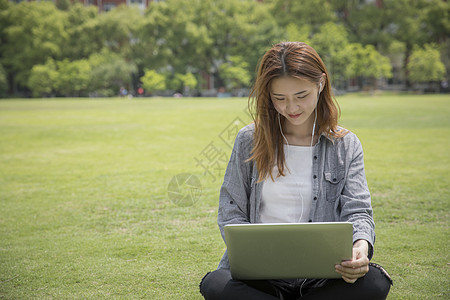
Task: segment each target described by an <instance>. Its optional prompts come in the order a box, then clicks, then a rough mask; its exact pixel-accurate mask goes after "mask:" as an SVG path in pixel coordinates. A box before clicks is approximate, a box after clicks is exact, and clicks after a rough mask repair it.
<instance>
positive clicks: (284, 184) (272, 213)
mask: <svg viewBox="0 0 450 300" xmlns="http://www.w3.org/2000/svg"><path fill="white" fill-rule="evenodd" d="M312 151H313V147H303V146H291V145H284V153H285V157H286V166H287V169H286V168H285V172H284V174H285V176H280V177H277V178H275V177H276V176H277V174H278V167H277V166H275V167H274V168H273V173H272V174H273V177H274V180H275V181H272V179H271V178H270V177H269V178H267V179H266V180H265V181H264V183H263V187H262V195H261V208H260V213H261V215H260V219H261V222H262V223H299V222H308V219H309V211H310V210H311V203H312Z"/></svg>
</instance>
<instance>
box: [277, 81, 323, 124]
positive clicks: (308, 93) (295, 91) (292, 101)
mask: <svg viewBox="0 0 450 300" xmlns="http://www.w3.org/2000/svg"><path fill="white" fill-rule="evenodd" d="M318 92H319V87H318V86H317V85H316V84H315V83H312V82H311V81H308V80H305V79H298V78H295V77H291V76H284V77H278V78H276V79H274V80H272V84H271V87H270V97H271V99H272V103H273V106H274V107H275V109H276V110H277V111H278V113H280V114H281V115H283V116H284V117H285V118H286V120H287V122H288V123H287V124H285V125H286V126H289V127H290V126H295V127H304V126H308V128H309V126H312V123H313V122H314V114H313V112H314V109H315V108H316V105H317V98H318V97H317V96H318Z"/></svg>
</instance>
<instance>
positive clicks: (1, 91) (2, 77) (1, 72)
mask: <svg viewBox="0 0 450 300" xmlns="http://www.w3.org/2000/svg"><path fill="white" fill-rule="evenodd" d="M7 89H8V80H7V79H6V72H5V69H4V68H3V66H2V65H0V96H3V95H5V94H6V91H7Z"/></svg>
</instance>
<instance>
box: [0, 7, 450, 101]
mask: <svg viewBox="0 0 450 300" xmlns="http://www.w3.org/2000/svg"><path fill="white" fill-rule="evenodd" d="M449 15H450V3H449V2H448V1H442V0H384V1H380V2H378V1H365V3H364V1H363V2H361V1H357V0H350V1H341V0H304V1H294V0H265V1H263V2H259V1H255V0H227V1H218V0H190V1H185V0H166V1H152V2H151V3H150V4H149V7H148V9H146V11H144V12H142V11H140V10H139V9H138V8H137V7H136V6H133V5H130V6H119V7H116V8H114V9H112V10H111V11H109V12H107V13H101V14H99V13H98V11H97V8H96V7H95V6H92V5H91V6H84V5H83V4H81V3H78V2H76V1H75V2H73V3H72V1H66V0H63V1H57V4H56V5H55V3H53V2H45V1H44V2H36V1H32V2H21V3H19V4H16V3H13V2H9V1H7V0H0V64H1V65H2V66H3V68H4V71H5V73H6V74H5V77H6V79H7V81H8V82H7V86H8V90H10V91H12V92H13V93H14V92H17V91H19V92H25V93H26V92H27V88H31V86H33V90H34V91H37V92H36V93H37V94H35V95H39V94H42V92H41V91H40V89H41V90H43V91H44V92H43V93H44V94H46V93H47V92H45V91H48V90H51V91H52V92H55V93H56V94H57V95H66V96H67V95H87V94H101V95H114V94H116V93H117V89H119V88H120V87H121V86H124V87H127V89H129V90H133V89H136V88H137V87H139V86H140V85H141V82H139V79H140V78H141V77H142V76H143V75H144V73H145V70H158V71H159V72H160V74H163V75H164V77H165V79H166V88H169V89H173V90H180V91H181V90H186V89H189V90H193V89H203V88H208V87H207V86H204V82H203V81H202V78H205V77H206V76H212V77H213V78H214V80H213V82H214V84H215V88H218V87H227V88H231V89H238V88H248V87H249V84H250V83H251V82H252V81H253V79H254V76H255V70H256V67H257V64H258V60H259V58H260V57H261V56H262V54H263V53H264V52H265V51H266V50H267V49H268V48H269V47H270V46H271V45H272V44H274V43H276V42H279V41H280V40H291V41H293V40H297V41H304V42H308V43H310V44H311V45H312V46H313V47H315V48H316V50H317V51H318V52H319V54H320V55H321V56H322V58H323V60H324V61H325V63H326V65H327V67H328V69H329V71H330V73H331V77H332V80H333V82H334V83H337V85H338V86H339V87H340V88H343V89H345V88H346V85H347V83H348V79H349V78H350V77H352V76H358V77H359V78H360V79H374V78H380V77H385V78H389V77H390V76H392V75H393V76H395V77H396V78H395V80H396V81H397V82H404V80H405V79H407V78H410V79H412V80H413V78H415V75H412V76H409V74H408V73H409V68H406V66H407V63H408V61H409V60H410V56H411V54H412V52H413V50H414V49H415V47H424V46H423V45H425V44H431V43H433V44H436V45H437V48H438V49H439V50H440V52H441V59H442V62H443V63H444V67H445V69H446V70H448V69H449V68H450V59H448V56H449V55H448V53H450V39H449V36H450V21H449V20H450V18H449ZM372 46H373V47H372ZM100 53H107V54H106V55H107V57H108V58H112V60H110V61H108V60H107V59H105V60H102V63H101V66H100V65H99V64H97V62H95V60H99V59H98V58H92V59H91V57H92V56H93V55H94V57H95V55H98V54H100ZM350 53H353V54H354V55H355V56H354V57H353V56H351V55H350ZM112 54H114V55H117V56H114V57H110V55H112ZM386 57H388V58H389V60H390V61H389V62H388V61H387V59H386ZM433 57H435V56H433ZM48 59H53V60H54V61H55V63H56V65H57V66H58V64H59V65H60V67H61V68H62V70H63V73H72V74H73V75H74V76H78V75H76V74H75V73H76V72H78V71H80V72H82V73H83V72H84V73H89V72H88V71H87V67H86V66H87V63H86V60H87V61H88V64H89V65H90V67H91V73H95V76H93V75H92V74H91V82H90V83H89V85H88V86H87V87H86V85H85V84H84V83H82V82H85V78H86V76H85V75H80V76H81V78H78V79H77V80H75V81H76V82H77V84H80V86H73V87H70V88H69V86H70V84H69V83H68V82H69V81H68V79H64V80H63V81H64V83H58V85H60V86H61V88H60V87H56V86H52V87H50V86H49V87H45V88H44V87H42V88H40V87H37V86H36V84H35V83H36V82H37V81H36V79H37V78H36V77H35V78H33V79H30V76H31V75H32V70H33V67H34V66H37V65H40V66H44V65H45V64H46V62H47V61H48ZM364 60H365V61H364ZM60 62H61V63H60ZM388 63H390V64H391V68H390V67H388V66H387V64H388ZM126 64H129V66H128V67H127V66H126ZM58 68H59V67H57V69H58ZM44 69H45V68H44ZM44 69H43V68H42V67H38V68H35V69H34V73H35V74H36V73H37V72H38V71H39V72H44V71H45V70H44ZM390 69H393V70H394V72H393V73H392V71H390ZM74 70H78V71H74ZM83 70H84V71H83ZM117 70H121V72H122V73H120V74H115V75H113V72H116V71H117ZM58 72H59V71H58ZM74 72H75V73H74ZM182 74H184V75H187V74H192V76H191V75H189V78H188V77H186V78H184V77H183V76H184V75H182ZM356 74H359V75H356ZM33 76H36V75H33ZM125 76H128V78H125ZM180 76H181V77H180ZM193 79H195V84H194V80H193ZM110 80H111V81H112V82H111V83H107V82H105V81H110ZM414 80H416V79H414ZM406 83H407V82H406ZM30 84H31V86H30ZM62 86H65V88H62ZM72 88H73V89H72ZM55 89H56V90H55ZM71 89H72V90H71ZM96 89H99V90H96Z"/></svg>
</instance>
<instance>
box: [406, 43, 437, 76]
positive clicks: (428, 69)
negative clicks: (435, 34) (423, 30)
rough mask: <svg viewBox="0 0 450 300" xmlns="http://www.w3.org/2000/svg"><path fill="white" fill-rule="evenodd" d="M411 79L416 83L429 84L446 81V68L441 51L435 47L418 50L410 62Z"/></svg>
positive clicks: (413, 53)
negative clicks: (430, 82)
mask: <svg viewBox="0 0 450 300" xmlns="http://www.w3.org/2000/svg"><path fill="white" fill-rule="evenodd" d="M408 71H409V78H410V79H411V80H412V81H415V82H429V81H438V80H441V79H444V75H445V66H444V64H443V63H442V62H441V55H440V53H439V50H438V49H436V47H434V46H433V45H425V47H424V48H416V49H415V50H414V51H413V52H412V54H411V57H410V59H409V62H408Z"/></svg>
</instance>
